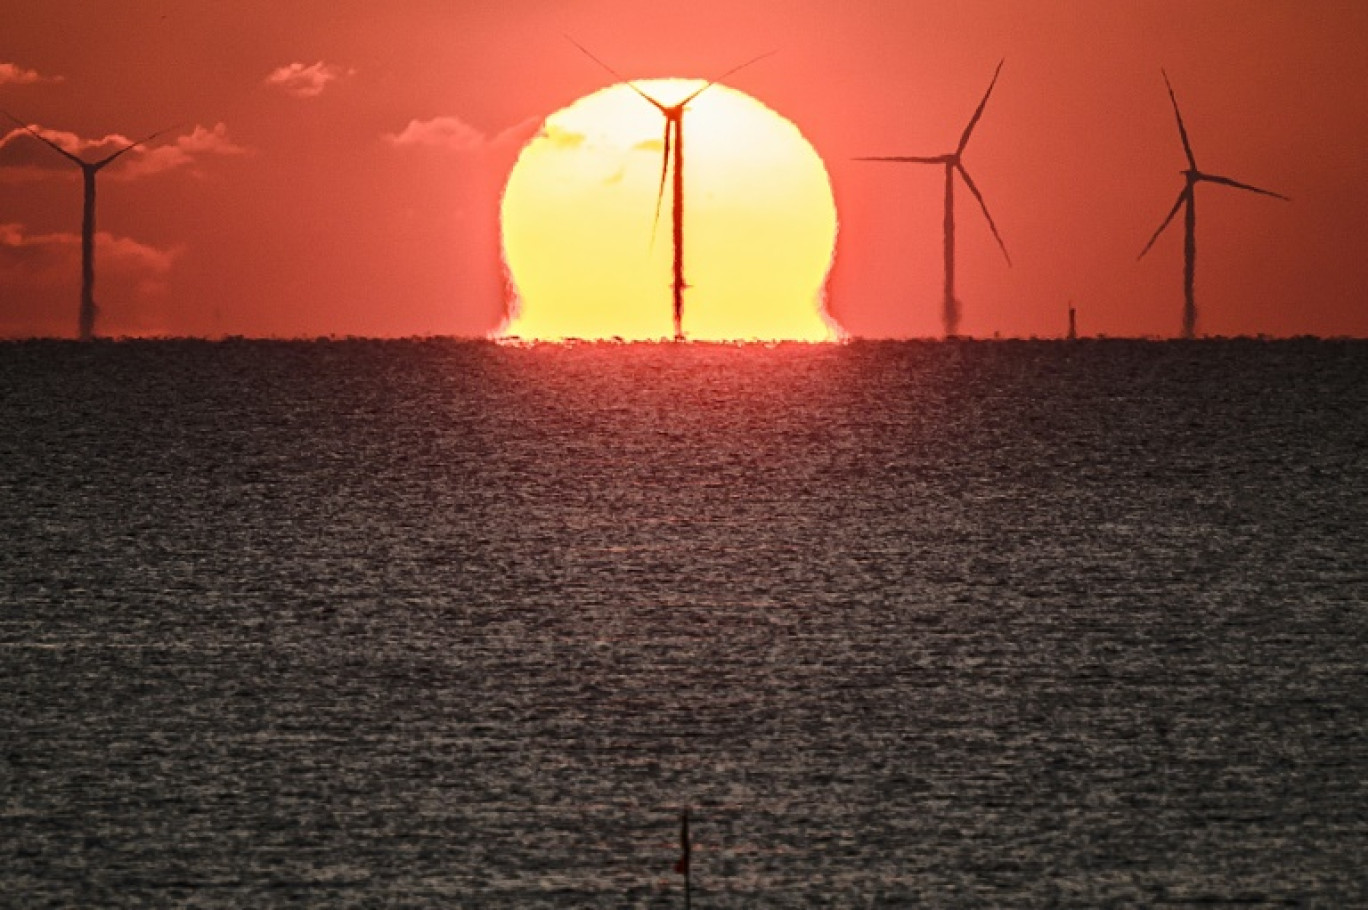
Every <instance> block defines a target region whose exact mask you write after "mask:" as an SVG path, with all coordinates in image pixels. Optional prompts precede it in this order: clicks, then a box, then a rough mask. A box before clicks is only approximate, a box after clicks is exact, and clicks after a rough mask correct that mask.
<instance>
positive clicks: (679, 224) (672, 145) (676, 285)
mask: <svg viewBox="0 0 1368 910" xmlns="http://www.w3.org/2000/svg"><path fill="white" fill-rule="evenodd" d="M566 39H567V40H568V41H569V42H570V43H571V44H573V45H575V47H577V48H579V49H580V50H581V51H583V52H584V53H585V55H586V56H588V57H589V59H590V60H593V61H594V62H595V63H597V64H598V65H599V66H601V67H603V68H604V69H605V70H607V71H608V72H609V73H610V74H612V76H613V78H615V79H617V80H618V81H620V82H624V83H626V85H627V87H628V88H630V89H631V90H632V91H634V92H636V93H637V94H638V95H640V96H641V97H642V98H644V99H646V101H648V102H649V103H650V104H651V105H652V106H653V107H654V108H655V109H656V110H658V111H660V113H661V114H662V115H663V116H664V117H665V150H664V154H663V155H662V157H661V161H660V189H659V190H658V191H657V193H656V209H655V223H656V224H659V222H660V207H661V203H662V201H663V200H664V198H665V178H666V176H667V175H670V174H671V173H672V174H673V177H674V179H673V181H672V183H671V190H672V192H671V198H670V203H671V206H670V211H671V215H672V221H673V228H674V231H673V238H674V280H673V289H674V340H675V341H683V340H684V289H685V288H686V287H688V284H687V283H685V281H684V109H685V108H687V107H688V106H689V103H690V102H691V101H693V100H694V99H695V98H697V97H698V96H699V95H701V94H703V93H704V92H706V91H707V90H708V89H710V88H712V87H713V86H714V85H716V84H717V83H719V82H721V81H722V80H723V79H725V78H727V77H728V76H730V75H732V74H733V73H736V72H738V71H739V70H743V69H745V68H746V67H748V66H750V65H751V64H752V63H757V62H759V61H760V60H763V59H765V58H766V57H769V56H771V55H773V54H774V53H775V51H769V52H768V53H764V54H761V55H760V56H758V57H754V58H752V59H750V60H747V61H746V62H745V63H743V64H741V65H740V66H734V67H732V68H731V69H729V70H727V71H726V72H725V73H723V74H722V75H720V76H718V77H717V78H716V79H713V80H712V81H711V82H709V83H708V84H706V85H704V86H703V87H702V88H700V89H699V90H698V91H696V92H694V93H693V94H691V95H689V96H688V97H687V98H685V99H684V100H683V101H680V102H678V103H677V104H665V103H663V102H661V101H658V100H656V99H655V98H652V97H651V96H650V95H648V94H646V93H645V92H643V91H642V90H641V89H640V88H639V87H637V85H636V83H634V82H630V81H628V80H627V79H625V78H623V76H622V75H621V74H620V73H618V71H617V70H615V69H613V68H612V67H611V66H609V65H608V64H606V63H604V62H603V61H602V60H600V59H599V58H598V57H595V56H594V55H593V54H592V53H590V51H589V49H588V48H586V47H585V46H584V45H582V44H580V43H579V42H578V41H576V40H575V39H573V38H570V37H569V36H568V35H567V36H566ZM652 230H654V228H653V229H652Z"/></svg>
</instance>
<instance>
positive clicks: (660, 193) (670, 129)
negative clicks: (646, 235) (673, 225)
mask: <svg viewBox="0 0 1368 910" xmlns="http://www.w3.org/2000/svg"><path fill="white" fill-rule="evenodd" d="M674 129H675V124H674V121H672V120H666V121H665V153H664V154H663V155H662V156H661V158H660V189H658V190H657V191H656V204H655V217H654V218H653V219H652V220H651V249H655V239H656V231H658V230H659V229H660V209H661V207H662V206H663V204H664V201H665V175H666V174H668V173H669V171H670V150H671V149H672V148H673V143H672V141H671V140H672V138H673V136H674Z"/></svg>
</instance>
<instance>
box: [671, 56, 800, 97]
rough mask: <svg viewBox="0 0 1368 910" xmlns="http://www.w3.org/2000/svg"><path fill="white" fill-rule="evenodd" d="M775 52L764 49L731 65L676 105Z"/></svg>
mask: <svg viewBox="0 0 1368 910" xmlns="http://www.w3.org/2000/svg"><path fill="white" fill-rule="evenodd" d="M777 53H779V52H778V51H777V50H773V51H766V52H765V53H763V54H761V55H760V56H758V57H752V58H751V59H749V60H747V61H746V62H745V63H742V64H741V65H740V66H733V67H732V68H731V69H729V70H727V71H726V72H725V73H723V74H722V75H720V76H718V77H716V78H715V79H713V80H712V81H710V82H709V83H708V84H707V85H705V86H703V87H702V88H701V89H699V90H698V91H696V92H694V93H693V94H692V95H690V96H689V97H687V98H685V99H684V100H683V101H681V102H679V105H678V106H679V107H683V106H684V105H686V104H688V103H689V102H690V101H692V100H694V99H695V98H697V97H698V96H699V95H701V94H703V93H704V92H706V91H707V90H708V89H710V88H712V87H713V86H714V85H716V84H717V83H719V82H721V81H722V80H723V79H726V78H727V77H728V76H731V75H733V74H735V73H739V72H740V71H741V70H743V69H745V68H746V67H748V66H750V65H751V64H753V63H759V62H760V61H761V60H764V59H765V58H766V57H773V56H774V55H775V54H777Z"/></svg>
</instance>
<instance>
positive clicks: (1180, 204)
mask: <svg viewBox="0 0 1368 910" xmlns="http://www.w3.org/2000/svg"><path fill="white" fill-rule="evenodd" d="M1187 199H1188V188H1187V187H1186V186H1185V187H1183V189H1182V191H1181V192H1179V193H1178V201H1177V202H1175V203H1173V208H1171V209H1169V213H1168V216H1167V217H1166V218H1165V219H1164V223H1163V224H1161V225H1159V230H1157V231H1155V232H1154V236H1153V237H1151V238H1150V239H1149V243H1147V244H1145V248H1144V249H1143V250H1141V251H1140V255H1139V256H1136V257H1135V258H1136V260H1137V261H1139V260H1141V259H1144V258H1145V254H1146V253H1148V252H1149V251H1150V247H1152V246H1154V241H1156V240H1158V239H1159V235H1160V234H1162V233H1164V228H1166V227H1168V226H1169V222H1171V221H1172V220H1173V216H1174V215H1177V214H1178V210H1179V209H1181V208H1182V207H1183V203H1184V202H1187Z"/></svg>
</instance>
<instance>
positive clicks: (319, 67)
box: [265, 60, 356, 98]
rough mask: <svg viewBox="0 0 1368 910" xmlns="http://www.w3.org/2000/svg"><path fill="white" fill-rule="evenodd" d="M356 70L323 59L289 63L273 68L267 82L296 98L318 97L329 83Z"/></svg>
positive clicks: (268, 84)
mask: <svg viewBox="0 0 1368 910" xmlns="http://www.w3.org/2000/svg"><path fill="white" fill-rule="evenodd" d="M355 72H356V70H354V69H347V68H344V67H341V66H337V65H336V64H332V63H324V62H323V61H322V60H319V61H318V62H317V63H309V64H304V63H287V64H286V65H285V66H281V67H277V68H276V69H274V70H272V71H271V73H270V74H269V75H268V76H267V77H266V80H265V84H266V85H267V86H270V87H271V88H278V89H280V90H281V91H283V92H285V93H286V94H289V95H293V96H294V97H296V98H317V97H318V96H319V95H321V94H323V90H324V89H325V88H327V87H328V85H329V84H331V83H333V82H336V81H337V80H338V79H341V78H343V77H344V76H350V75H353V74H354V73H355Z"/></svg>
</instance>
